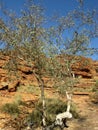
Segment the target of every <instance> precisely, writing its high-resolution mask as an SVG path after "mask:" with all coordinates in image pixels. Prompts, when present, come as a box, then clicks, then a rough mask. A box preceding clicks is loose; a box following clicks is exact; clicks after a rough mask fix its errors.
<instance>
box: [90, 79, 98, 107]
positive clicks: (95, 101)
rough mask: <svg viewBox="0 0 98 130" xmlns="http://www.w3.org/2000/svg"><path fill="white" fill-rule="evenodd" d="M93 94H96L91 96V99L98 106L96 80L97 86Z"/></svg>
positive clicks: (97, 81) (93, 89)
mask: <svg viewBox="0 0 98 130" xmlns="http://www.w3.org/2000/svg"><path fill="white" fill-rule="evenodd" d="M92 92H94V93H93V94H92V95H91V96H90V99H91V101H92V102H93V103H95V104H97V103H98V80H96V83H95V86H94V87H93V88H92Z"/></svg>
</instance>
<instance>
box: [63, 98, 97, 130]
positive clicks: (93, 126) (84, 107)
mask: <svg viewBox="0 0 98 130" xmlns="http://www.w3.org/2000/svg"><path fill="white" fill-rule="evenodd" d="M75 99H76V100H75V102H76V104H77V105H78V107H79V108H78V109H79V111H80V112H79V113H80V115H81V118H80V119H77V120H76V119H73V120H72V121H69V122H68V125H69V128H68V129H67V130H98V105H94V104H92V103H91V102H90V101H89V100H88V99H89V97H88V96H83V97H79V98H78V97H75ZM65 130H66V129H65Z"/></svg>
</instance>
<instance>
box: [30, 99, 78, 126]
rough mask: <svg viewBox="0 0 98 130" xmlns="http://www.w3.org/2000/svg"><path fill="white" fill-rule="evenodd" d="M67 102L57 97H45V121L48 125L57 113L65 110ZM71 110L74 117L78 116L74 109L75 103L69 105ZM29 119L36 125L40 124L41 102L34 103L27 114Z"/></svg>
mask: <svg viewBox="0 0 98 130" xmlns="http://www.w3.org/2000/svg"><path fill="white" fill-rule="evenodd" d="M66 108H67V104H66V103H65V102H63V101H62V100H59V99H47V100H46V121H47V125H50V124H51V123H52V122H54V121H55V117H56V115H57V114H58V113H62V112H64V111H66ZM71 112H72V114H73V117H74V118H78V117H79V115H78V113H77V110H76V106H75V104H72V106H71ZM28 118H29V120H32V121H33V122H35V123H36V124H37V125H41V123H42V102H41V101H39V102H38V103H37V104H36V108H35V110H34V111H33V112H32V113H31V114H29V116H28Z"/></svg>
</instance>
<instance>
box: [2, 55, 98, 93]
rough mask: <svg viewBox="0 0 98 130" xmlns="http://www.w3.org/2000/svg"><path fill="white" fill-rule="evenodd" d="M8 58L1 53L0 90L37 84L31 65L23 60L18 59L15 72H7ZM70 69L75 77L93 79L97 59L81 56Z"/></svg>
mask: <svg viewBox="0 0 98 130" xmlns="http://www.w3.org/2000/svg"><path fill="white" fill-rule="evenodd" d="M8 60H9V57H8V56H4V55H3V56H1V57H0V90H8V91H9V92H13V91H17V87H19V85H26V84H28V83H30V84H34V85H38V83H37V80H36V77H35V76H34V75H33V71H32V68H33V67H32V68H31V67H30V66H28V65H27V64H26V62H25V61H20V62H19V65H18V67H17V74H16V73H15V72H14V70H13V73H9V72H8V70H7V68H6V63H7V62H8ZM72 71H73V73H74V74H75V77H76V78H77V77H81V78H88V79H93V77H96V76H98V61H93V60H92V59H90V58H85V57H81V58H79V60H78V61H77V63H75V64H73V65H72ZM44 80H45V82H47V81H48V79H47V80H46V78H44ZM46 84H47V83H46ZM48 85H49V84H48Z"/></svg>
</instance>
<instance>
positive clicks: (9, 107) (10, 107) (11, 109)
mask: <svg viewBox="0 0 98 130" xmlns="http://www.w3.org/2000/svg"><path fill="white" fill-rule="evenodd" d="M1 110H2V112H5V113H8V114H10V115H12V116H18V115H19V113H20V111H19V108H18V105H17V104H15V103H6V104H4V105H3V106H2V108H1Z"/></svg>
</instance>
